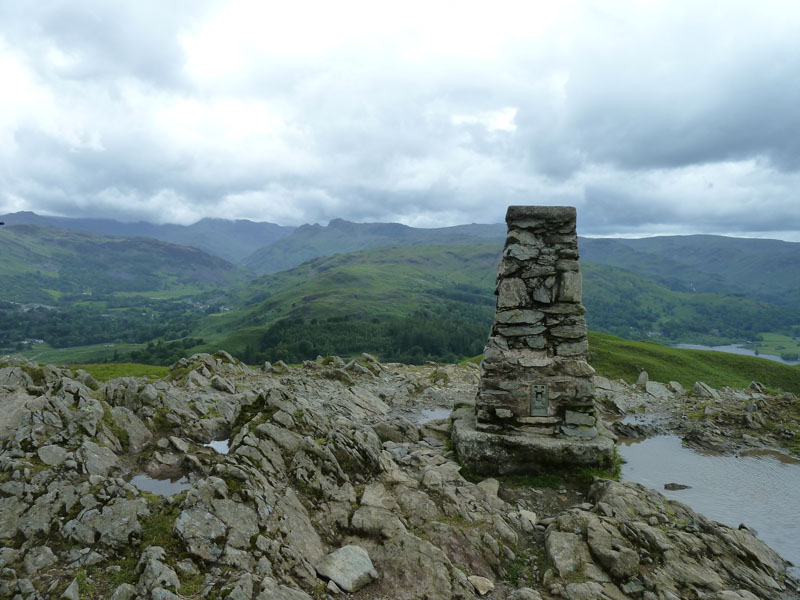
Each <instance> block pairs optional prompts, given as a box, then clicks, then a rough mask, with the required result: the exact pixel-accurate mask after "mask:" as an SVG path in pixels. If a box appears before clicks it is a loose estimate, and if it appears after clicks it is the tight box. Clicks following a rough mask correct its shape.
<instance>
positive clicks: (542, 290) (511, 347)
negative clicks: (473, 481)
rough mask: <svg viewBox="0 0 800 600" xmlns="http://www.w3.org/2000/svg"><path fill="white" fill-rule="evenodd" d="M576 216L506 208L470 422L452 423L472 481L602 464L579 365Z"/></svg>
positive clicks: (565, 210)
mask: <svg viewBox="0 0 800 600" xmlns="http://www.w3.org/2000/svg"><path fill="white" fill-rule="evenodd" d="M575 221H576V211H575V208H573V207H570V206H511V207H509V209H508V212H507V214H506V223H507V224H508V235H507V237H506V245H505V249H504V250H503V257H502V259H501V261H500V268H499V270H498V274H497V287H496V290H495V293H496V295H497V311H496V313H495V318H494V323H493V324H492V331H491V333H490V335H489V340H488V342H487V343H486V348H485V350H484V358H483V362H482V363H481V379H480V384H479V388H478V395H477V398H476V405H475V411H474V414H471V415H462V416H461V418H459V419H456V421H455V423H454V429H453V441H454V443H455V446H456V450H457V451H458V454H459V457H460V458H461V460H462V462H464V463H465V464H466V465H467V466H468V467H469V468H470V469H471V470H473V471H475V472H478V473H484V474H489V473H500V474H504V473H536V472H541V471H546V470H552V469H554V468H555V469H570V468H575V467H583V466H593V465H600V464H604V463H610V462H611V457H612V454H613V441H612V440H611V438H610V437H606V436H604V435H600V434H599V431H600V430H599V429H598V423H597V415H596V411H595V404H594V387H593V385H592V375H593V374H594V369H592V367H591V366H589V364H588V363H587V362H586V356H587V353H588V351H589V345H588V342H587V337H586V333H587V331H586V320H585V318H584V316H583V315H584V313H585V312H586V310H585V309H584V307H583V305H582V304H581V289H582V286H581V274H580V268H579V265H578V236H577V233H576V229H575Z"/></svg>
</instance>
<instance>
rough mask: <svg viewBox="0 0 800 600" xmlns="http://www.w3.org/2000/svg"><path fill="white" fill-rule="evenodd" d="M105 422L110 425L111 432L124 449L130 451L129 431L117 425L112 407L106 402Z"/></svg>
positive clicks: (104, 407)
mask: <svg viewBox="0 0 800 600" xmlns="http://www.w3.org/2000/svg"><path fill="white" fill-rule="evenodd" d="M103 423H105V425H106V427H108V428H109V429H110V430H111V433H113V434H114V436H115V437H116V438H117V439H118V440H119V443H120V444H121V445H122V449H123V450H124V451H125V452H128V451H130V448H131V440H130V436H129V435H128V431H127V430H126V429H123V428H122V427H120V426H119V425H117V423H116V421H115V420H114V416H113V415H112V414H111V408H110V407H109V406H108V404H106V403H105V402H104V403H103Z"/></svg>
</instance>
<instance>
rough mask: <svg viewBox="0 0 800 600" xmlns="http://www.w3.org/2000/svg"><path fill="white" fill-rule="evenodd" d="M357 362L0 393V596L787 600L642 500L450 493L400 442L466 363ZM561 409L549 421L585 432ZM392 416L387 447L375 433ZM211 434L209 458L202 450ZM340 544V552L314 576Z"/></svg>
mask: <svg viewBox="0 0 800 600" xmlns="http://www.w3.org/2000/svg"><path fill="white" fill-rule="evenodd" d="M361 360H362V363H363V364H362V366H364V368H365V369H366V370H367V371H369V374H367V373H363V372H360V371H358V370H351V371H349V372H348V377H350V380H349V381H347V380H342V379H341V378H340V376H339V374H338V373H336V372H335V370H336V369H337V368H340V367H341V366H337V365H338V364H339V362H340V361H335V360H327V359H321V360H318V361H316V362H315V363H314V364H313V366H311V365H306V366H304V367H302V368H295V367H290V366H284V367H282V368H280V369H279V372H274V373H273V372H264V371H263V370H257V371H256V370H251V369H249V368H247V367H246V366H244V365H242V364H241V363H239V362H238V361H235V360H234V359H232V358H230V356H229V355H225V354H218V355H197V356H195V357H192V358H191V359H185V360H183V361H180V362H179V363H177V364H176V365H174V366H173V368H172V370H171V375H170V377H169V378H165V379H163V380H160V381H155V382H148V381H145V380H142V379H135V378H125V379H120V380H115V381H112V382H108V383H106V384H104V385H102V386H100V387H99V389H96V390H94V389H91V390H90V389H89V388H87V387H86V386H85V385H84V384H83V383H81V382H80V381H78V380H77V379H76V378H77V375H76V374H75V373H74V372H71V371H69V370H67V369H57V368H50V367H46V368H45V367H42V368H41V370H40V371H37V381H38V382H40V383H41V381H46V385H39V384H37V385H34V386H33V388H35V389H33V388H29V387H26V388H24V389H23V388H19V387H13V386H11V387H2V386H0V412H2V414H7V413H8V412H10V411H6V408H7V407H8V406H11V407H13V408H14V410H15V411H16V412H15V413H14V414H15V415H16V416H15V417H14V418H15V423H17V425H18V426H17V428H16V429H14V430H13V431H11V432H10V434H9V435H8V436H7V437H4V438H3V439H2V440H0V597H3V598H5V597H8V598H21V599H22V600H29V599H38V598H58V597H60V596H61V595H62V594H64V593H67V594H68V595H69V594H72V595H73V596H75V595H76V594H77V597H79V598H82V599H83V600H86V599H87V598H91V599H99V598H114V599H116V600H133V599H136V600H138V599H139V598H141V599H142V600H144V599H150V600H152V599H156V598H161V599H165V600H175V599H176V598H178V599H179V598H189V597H212V596H216V597H218V598H230V599H233V600H242V599H244V600H275V599H277V600H311V599H312V598H320V597H325V598H327V597H331V598H335V597H344V595H345V594H349V593H351V592H349V591H348V589H351V590H357V589H358V588H359V587H360V586H361V585H363V586H364V587H360V590H359V591H354V592H353V594H354V597H357V598H364V599H365V600H366V599H367V598H376V599H377V598H392V599H393V600H414V599H417V598H436V599H439V598H442V599H450V598H453V599H460V600H466V599H472V598H475V597H477V596H478V594H480V593H481V590H482V589H483V590H487V591H486V597H495V598H507V599H508V598H512V599H516V600H530V599H533V600H536V599H541V598H547V599H551V598H555V597H562V598H586V597H597V598H602V597H604V595H605V596H607V597H611V598H614V599H615V600H626V599H627V598H630V599H632V600H633V599H638V598H643V597H648V598H649V596H646V594H648V593H649V594H655V596H654V597H655V598H657V599H658V600H661V597H660V596H658V595H657V593H658V586H662V585H663V586H664V589H666V590H671V589H676V590H679V591H680V593H683V592H684V591H685V592H686V594H694V595H693V596H688V597H692V598H694V597H700V595H702V594H706V595H707V596H708V597H710V598H714V597H718V598H729V597H739V598H747V597H749V596H748V595H747V594H753V595H755V597H758V598H761V599H762V600H766V599H767V598H781V600H788V599H789V598H791V597H792V596H791V593H793V589H794V588H793V587H792V586H794V585H795V584H794V583H793V582H792V580H791V578H789V577H788V576H787V574H786V565H785V563H784V562H783V561H782V560H781V559H780V557H778V556H777V555H775V554H774V553H773V552H772V551H771V550H769V549H768V548H766V547H765V546H764V545H763V544H761V543H760V542H758V540H756V539H755V538H753V537H752V536H751V535H750V533H749V532H747V531H744V530H742V531H739V530H735V531H734V530H729V529H728V528H724V527H722V526H719V525H718V524H715V523H712V522H710V521H707V520H704V519H703V518H702V517H701V516H700V515H696V514H695V513H691V512H690V511H688V509H685V507H682V505H679V504H678V503H670V502H668V501H667V500H666V499H665V498H663V496H660V495H659V494H657V493H656V492H651V491H648V490H645V489H644V488H640V487H637V486H632V485H628V484H616V483H614V484H612V483H602V482H598V483H596V484H595V487H594V488H593V491H592V495H591V496H590V497H589V498H586V497H583V496H582V495H581V494H580V493H579V492H577V491H574V490H563V491H562V490H551V489H536V488H530V487H528V486H523V487H514V488H511V487H509V486H507V482H506V481H505V480H503V479H502V478H497V479H487V480H483V481H481V482H479V483H477V484H476V483H473V482H472V481H468V480H467V479H465V478H464V477H463V476H462V471H461V467H460V465H459V464H458V463H456V462H455V461H454V456H453V453H452V451H450V449H449V448H448V447H447V446H446V445H445V442H444V440H442V439H440V438H436V437H434V436H433V435H431V434H430V432H431V431H434V429H433V428H430V427H427V426H426V427H425V428H424V429H422V430H421V431H422V432H423V433H424V434H425V436H424V437H419V436H415V435H414V432H419V431H420V430H419V429H418V428H417V426H416V425H415V424H414V422H415V420H416V419H419V414H420V411H421V408H422V407H424V408H428V409H429V408H432V407H434V406H443V405H444V406H452V405H459V404H461V403H464V402H469V401H470V400H472V399H473V398H474V394H475V386H476V384H477V380H476V370H475V368H474V367H472V366H468V365H460V366H458V365H425V366H403V365H381V364H379V363H377V361H376V360H374V358H373V359H369V358H362V359H361ZM342 362H343V361H342ZM0 368H3V366H2V363H0ZM23 372H25V371H24V370H23ZM38 373H41V374H38ZM192 373H195V374H196V375H197V376H196V377H194V376H192ZM443 374H446V375H447V379H448V380H449V382H448V383H446V384H445V383H442V382H441V381H442V379H443ZM216 376H218V377H220V378H221V379H224V380H225V381H227V382H228V383H230V384H231V386H232V387H233V389H234V392H233V393H231V392H230V391H229V389H227V386H222V387H226V389H224V390H221V389H218V388H219V387H220V384H217V386H216V387H214V386H213V385H212V384H211V381H212V380H213V379H214V377H216ZM14 377H17V378H18V379H19V380H20V381H23V382H25V378H24V377H22V376H21V375H18V374H17V375H14ZM201 378H202V379H201ZM203 380H205V381H206V382H207V383H205V384H203V383H202V382H203ZM83 381H88V379H86V378H85V377H84V378H83ZM434 381H436V382H438V383H437V384H436V386H435V388H434V386H433V385H432V382H434ZM26 385H27V383H26ZM426 389H433V390H434V391H435V392H436V394H433V393H420V390H426ZM651 398H652V396H651ZM748 398H749V397H748ZM759 402H760V401H759ZM760 407H761V403H759V404H758V407H757V410H758V411H761V410H762V408H760ZM574 412H575V413H576V414H569V415H567V414H566V413H565V415H564V416H565V419H567V418H568V419H569V420H570V421H571V422H572V423H573V424H575V425H576V426H587V425H588V422H587V420H586V416H585V413H580V411H574ZM753 412H757V411H753ZM120 415H121V417H120ZM463 415H472V416H473V418H474V413H472V411H470V410H469V409H467V408H461V409H458V410H456V411H455V413H454V415H453V418H454V427H458V426H459V422H460V420H461V418H462V416H463ZM403 419H404V420H403ZM417 422H418V421H417ZM59 423H60V425H58V424H59ZM392 423H401V424H402V426H398V427H397V428H395V429H393V430H392V431H394V433H397V434H398V435H395V434H394V433H392V434H390V435H383V434H385V433H386V432H387V431H388V429H386V428H384V427H382V426H381V425H382V424H392ZM448 423H449V420H444V421H441V422H439V423H438V424H437V425H436V426H437V427H440V428H441V427H444V426H446V425H447V424H448ZM123 424H128V425H129V426H130V432H129V435H128V437H127V442H125V443H123V440H124V439H125V436H124V435H123V434H122V433H121V432H120V429H125V426H124V425H123ZM0 425H2V424H0ZM137 430H138V433H137ZM379 433H380V434H382V435H381V436H379ZM212 434H213V437H214V439H225V440H227V443H228V448H229V451H228V453H227V454H220V453H217V452H216V451H214V450H213V449H211V448H206V447H204V446H203V444H205V443H207V442H208V441H209V440H210V439H212ZM381 437H384V438H386V439H384V441H382V440H381ZM541 437H543V438H545V439H548V440H550V441H559V438H557V437H555V436H541ZM390 438H393V439H390ZM159 457H160V459H161V460H160V459H159ZM498 460H500V459H498ZM139 470H141V471H146V472H149V473H151V475H152V477H154V478H158V477H171V478H172V479H173V480H175V479H177V478H180V479H179V483H172V484H170V482H168V481H161V482H159V483H160V484H163V485H164V486H166V487H170V486H172V485H174V486H175V487H176V488H179V489H176V490H168V491H162V492H161V493H164V494H165V495H164V496H159V495H157V494H154V493H152V492H144V491H143V490H141V489H139V488H137V487H136V486H135V485H133V483H132V481H131V480H129V478H130V476H131V475H132V474H134V473H136V472H137V471H139ZM168 484H169V485H168ZM562 492H563V493H562ZM573 505H574V506H573ZM569 506H573V508H565V507H569ZM654 519H656V521H654ZM653 523H656V524H653ZM665 544H668V545H670V546H667V545H665ZM662 546H663V549H662V550H658V548H661V547H662ZM696 548H700V549H702V552H700V553H699V554H698V553H697V551H696V550H695V549H696ZM337 549H347V553H349V554H350V557H349V558H347V559H346V560H345V561H343V563H339V564H333V565H330V564H329V565H328V566H327V567H326V566H325V564H326V562H330V561H331V559H330V558H326V557H330V556H332V555H337V551H338V552H341V551H340V550H337ZM548 553H549V554H548ZM337 556H338V555H337ZM550 565H552V569H550ZM681 565H684V566H681ZM716 566H719V567H721V571H720V573H718V574H717V578H716V579H714V577H713V576H712V575H709V574H708V573H707V570H708V569H710V568H712V567H716ZM571 569H572V570H571ZM376 573H378V574H379V577H377V578H375V575H376ZM484 579H485V580H486V581H488V582H491V584H493V585H494V590H493V591H488V588H489V587H490V586H489V585H488V584H485V582H484ZM709 582H710V583H709ZM775 585H777V586H779V587H775ZM670 586H672V587H670ZM709 586H711V587H709ZM780 586H783V588H784V589H781V587H780ZM67 590H69V591H68V592H67ZM556 593H557V594H558V596H556ZM670 593H671V592H670ZM592 594H594V595H592ZM732 594H735V596H732ZM678 597H681V596H680V594H679V595H678ZM663 598H664V599H666V598H670V596H669V595H664V596H663Z"/></svg>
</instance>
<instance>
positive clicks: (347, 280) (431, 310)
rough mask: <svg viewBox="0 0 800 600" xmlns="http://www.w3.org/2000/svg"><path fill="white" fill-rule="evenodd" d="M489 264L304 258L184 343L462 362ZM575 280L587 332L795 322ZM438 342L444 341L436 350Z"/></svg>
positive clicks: (481, 314) (631, 279) (486, 305)
mask: <svg viewBox="0 0 800 600" xmlns="http://www.w3.org/2000/svg"><path fill="white" fill-rule="evenodd" d="M498 259H499V253H498V248H497V247H496V246H495V245H493V244H489V245H483V246H471V245H469V246H402V247H395V248H380V249H377V250H366V251H361V252H355V253H349V254H340V255H335V256H332V257H328V258H318V259H314V260H312V261H309V262H307V263H304V264H303V265H300V266H299V267H295V268H293V269H290V270H288V271H283V272H281V273H276V274H272V275H267V276H263V277H261V278H258V279H256V280H254V281H253V282H251V283H249V284H247V285H245V286H242V287H240V288H238V289H235V290H232V291H231V292H230V293H229V294H228V295H227V296H226V297H225V298H224V300H223V302H222V303H223V304H225V305H226V306H229V307H233V310H231V311H229V312H226V313H222V314H218V315H214V316H210V317H207V318H205V319H204V320H203V321H202V322H201V324H200V326H199V328H198V329H197V330H196V332H195V335H197V336H198V337H202V338H204V339H205V340H207V342H208V348H207V349H213V348H214V345H215V344H216V345H218V346H219V347H222V348H225V349H227V350H228V351H230V352H233V353H238V354H239V355H241V356H244V357H245V358H246V359H247V360H249V361H250V362H259V361H261V360H276V359H277V358H281V359H283V360H287V361H295V362H296V361H299V360H303V359H307V358H314V357H315V356H316V355H317V354H345V355H347V354H357V353H360V352H364V351H366V352H375V353H378V354H381V355H382V356H383V357H384V358H387V357H388V358H391V359H392V360H395V359H397V360H399V359H400V358H403V359H404V360H420V359H421V358H430V359H439V360H441V359H442V358H443V357H444V356H448V357H449V358H451V359H452V357H453V355H455V356H466V355H469V354H470V352H472V350H473V349H475V348H476V347H477V348H478V352H480V351H481V350H482V347H483V344H484V343H485V341H486V340H485V338H486V334H487V332H488V327H489V324H490V323H491V318H492V315H493V312H494V296H493V289H494V273H495V269H496V265H497V263H498ZM583 272H584V278H585V285H584V304H585V305H586V307H587V309H588V313H587V320H588V323H589V326H590V327H591V328H592V329H594V330H600V331H606V332H612V333H616V334H620V335H624V336H626V337H639V338H642V337H645V338H646V337H648V336H651V337H656V338H659V337H660V338H671V339H673V340H684V339H685V340H693V341H697V340H706V341H711V340H723V339H731V338H734V339H735V338H739V339H745V338H747V337H751V336H753V335H755V334H756V333H758V332H760V331H766V330H769V329H780V328H787V327H789V326H791V325H793V324H794V323H796V311H794V310H793V309H791V308H789V307H783V306H774V305H770V304H768V303H765V302H758V301H755V300H751V299H748V298H742V297H737V296H722V295H717V294H694V293H689V292H675V291H672V290H670V289H669V288H668V287H666V286H665V285H663V284H660V283H657V282H654V281H653V280H650V279H647V278H645V277H642V276H639V275H636V274H633V273H630V272H627V271H624V270H621V269H616V268H613V267H608V266H605V265H598V264H592V263H584V264H583ZM415 327H416V328H422V329H421V331H420V332H419V334H418V335H416V336H415V337H413V339H412V337H410V336H407V335H405V331H409V330H411V329H413V328H415ZM464 332H469V335H466V336H462V333H464ZM446 333H449V334H450V336H451V340H452V343H449V344H447V343H442V342H441V338H442V337H446V335H445V334H446ZM426 336H427V337H426ZM470 336H474V337H470ZM434 341H435V342H436V343H433V342H434ZM412 349H413V350H412ZM476 353H477V352H476ZM410 355H413V356H414V358H413V359H411V358H409V356H410Z"/></svg>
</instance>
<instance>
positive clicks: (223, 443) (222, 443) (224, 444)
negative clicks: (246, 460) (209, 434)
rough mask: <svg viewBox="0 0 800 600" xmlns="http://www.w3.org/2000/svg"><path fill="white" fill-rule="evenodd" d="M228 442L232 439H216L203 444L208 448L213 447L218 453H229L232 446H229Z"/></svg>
mask: <svg viewBox="0 0 800 600" xmlns="http://www.w3.org/2000/svg"><path fill="white" fill-rule="evenodd" d="M228 442H230V440H215V441H213V442H209V443H208V444H203V446H205V447H206V448H213V449H214V450H216V452H217V454H227V453H228V451H229V450H230V448H229V447H228Z"/></svg>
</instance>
